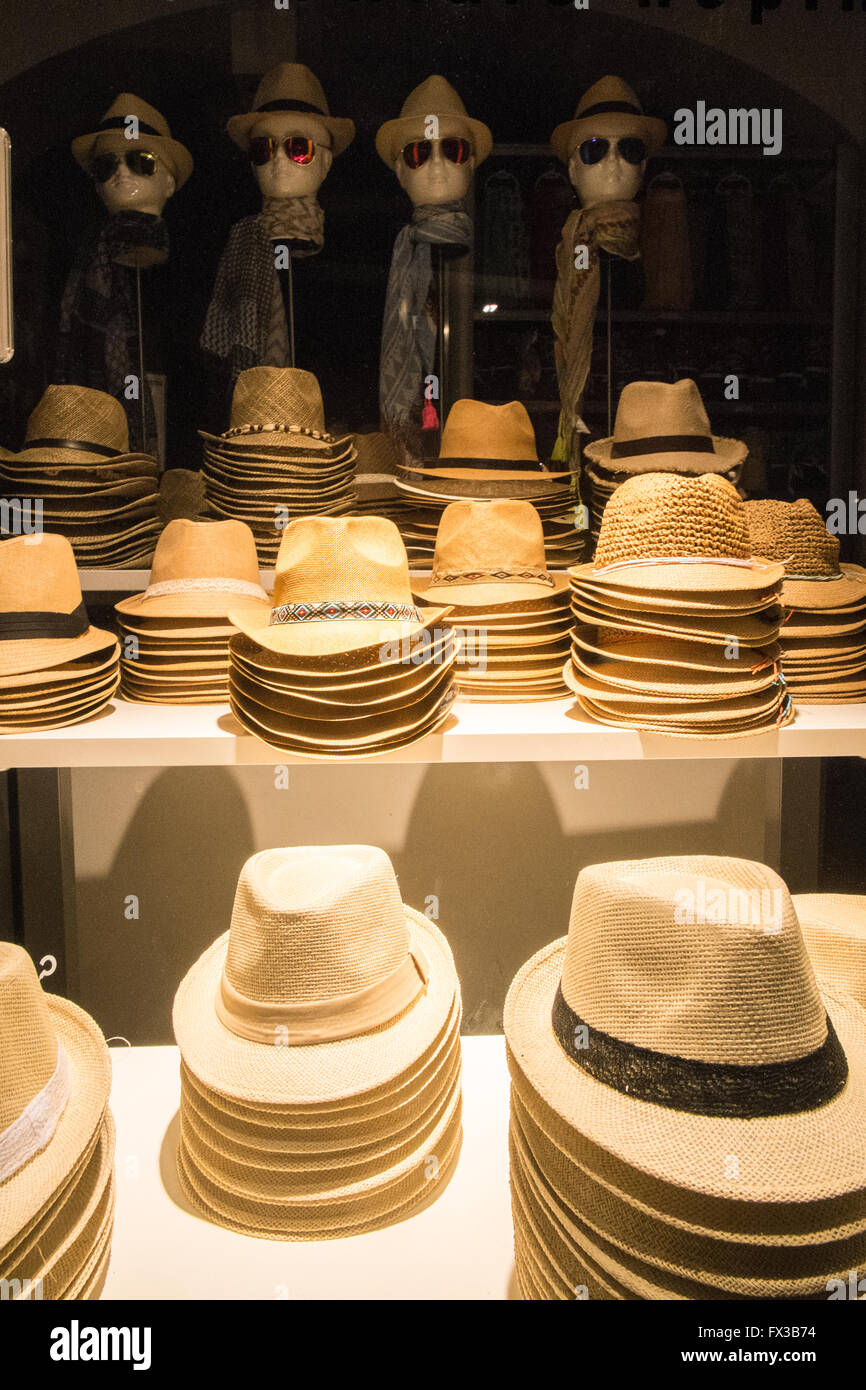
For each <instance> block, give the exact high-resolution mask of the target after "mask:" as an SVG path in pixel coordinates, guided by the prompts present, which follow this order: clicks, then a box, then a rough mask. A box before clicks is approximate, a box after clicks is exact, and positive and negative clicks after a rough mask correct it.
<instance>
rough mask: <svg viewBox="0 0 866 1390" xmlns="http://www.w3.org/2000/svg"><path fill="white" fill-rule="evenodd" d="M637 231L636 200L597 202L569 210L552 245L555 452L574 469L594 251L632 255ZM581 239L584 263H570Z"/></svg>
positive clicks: (595, 278) (582, 429) (596, 268)
mask: <svg viewBox="0 0 866 1390" xmlns="http://www.w3.org/2000/svg"><path fill="white" fill-rule="evenodd" d="M639 235H640V212H639V210H638V208H637V206H636V204H635V203H624V202H617V203H601V204H599V206H598V207H594V208H587V209H586V211H584V210H583V209H579V210H578V211H577V212H573V213H572V214H571V216H570V217H569V219H568V221H567V222H566V224H565V227H564V228H563V232H562V240H561V241H560V243H559V246H558V247H557V251H556V269H557V279H556V290H555V291H554V296H553V315H552V318H553V332H554V335H555V337H556V374H557V378H558V381H559V398H560V401H561V402H562V412H561V414H560V426H559V438H558V440H557V447H556V451H555V453H554V457H555V458H556V459H557V460H560V459H561V460H565V461H567V462H568V466H569V467H570V468H571V469H573V470H575V471H577V469H578V467H579V463H580V435H581V434H588V433H589V431H588V429H587V426H586V425H585V424H584V422H583V420H582V419H581V416H580V408H581V404H582V401H583V393H584V388H585V386H586V378H587V375H588V373H589V364H590V359H591V357H592V335H593V327H594V324H595V311H596V307H597V305H598V295H599V289H600V287H601V270H600V261H599V251H600V250H604V251H607V252H609V253H610V254H611V255H613V256H619V257H620V258H621V259H622V260H626V261H634V260H637V258H638V256H639V255H640V251H639V249H638V245H639ZM584 245H585V246H586V247H587V248H588V262H589V266H588V269H582V268H580V269H579V268H578V267H576V266H575V248H576V247H580V246H584Z"/></svg>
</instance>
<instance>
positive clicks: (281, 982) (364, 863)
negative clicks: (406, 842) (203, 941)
mask: <svg viewBox="0 0 866 1390" xmlns="http://www.w3.org/2000/svg"><path fill="white" fill-rule="evenodd" d="M408 946H409V931H408V928H407V925H406V917H405V911H404V908H403V903H402V901H401V898H400V890H399V888H398V886H397V879H396V876H395V874H394V869H393V867H392V865H391V861H390V859H389V858H388V856H387V854H385V852H384V851H383V850H381V849H376V848H374V847H373V846H371V845H327V846H315V847H300V848H290V849H269V850H263V851H262V852H261V853H260V854H254V855H253V856H252V858H251V859H248V860H247V862H246V864H245V865H244V867H243V869H242V870H241V875H240V879H239V880H238V886H237V892H236V894H235V902H234V909H233V911H232V920H231V928H230V930H229V941H228V951H227V955H226V963H225V974H226V978H227V979H228V981H229V983H230V984H231V985H232V986H233V987H234V988H235V989H236V990H238V991H239V992H240V993H241V994H244V995H246V997H247V998H249V999H253V1000H255V1001H257V1002H261V1003H269V1004H292V1003H306V1002H310V1001H315V1000H329V999H338V998H340V997H341V996H344V995H351V994H355V993H356V992H357V991H359V990H362V989H366V988H368V987H369V986H371V985H375V984H377V983H378V982H379V981H380V980H383V979H386V978H387V977H388V976H389V975H391V974H392V973H393V972H394V971H395V970H396V969H397V968H398V967H399V966H400V965H401V963H402V962H403V961H404V960H405V958H406V954H407V949H408Z"/></svg>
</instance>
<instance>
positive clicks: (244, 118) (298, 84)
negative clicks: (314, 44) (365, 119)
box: [226, 63, 355, 155]
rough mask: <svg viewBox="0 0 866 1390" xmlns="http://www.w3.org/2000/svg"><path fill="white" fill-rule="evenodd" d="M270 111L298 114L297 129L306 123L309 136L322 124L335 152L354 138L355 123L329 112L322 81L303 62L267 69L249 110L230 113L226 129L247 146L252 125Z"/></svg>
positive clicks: (238, 143) (343, 147) (345, 147)
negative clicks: (234, 113) (231, 114)
mask: <svg viewBox="0 0 866 1390" xmlns="http://www.w3.org/2000/svg"><path fill="white" fill-rule="evenodd" d="M269 111H283V112H289V113H291V114H292V115H294V116H297V118H298V122H299V128H300V127H303V126H305V125H306V126H308V127H309V131H310V134H311V135H315V134H316V133H317V128H318V127H320V126H324V128H325V130H327V131H328V133H329V135H330V136H331V140H332V145H331V148H332V150H333V152H334V154H335V155H338V154H342V153H343V151H344V150H345V149H348V147H349V145H351V143H352V141H353V140H354V138H355V122H354V121H350V120H349V119H348V118H347V117H345V116H332V115H331V112H330V108H329V106H328V101H327V98H326V96H325V92H324V89H323V87H322V84H321V82H320V81H319V79H318V77H316V75H315V73H313V72H311V71H310V69H309V68H308V67H305V66H304V64H303V63H277V65H276V67H273V68H270V69H269V70H268V72H266V73H265V75H264V77H263V78H262V80H261V82H260V83H259V85H258V88H257V89H256V94H255V96H254V98H253V109H252V111H247V112H245V113H244V114H243V115H240V116H232V118H231V120H230V121H229V122H228V124H227V126H226V130H227V131H228V133H229V135H230V136H231V138H232V140H234V142H235V144H236V145H239V146H240V148H241V149H242V150H246V149H248V148H249V143H250V135H251V134H252V131H253V129H254V127H255V126H256V125H257V124H258V122H259V121H260V120H261V119H262V117H263V116H265V115H267V113H268V112H269Z"/></svg>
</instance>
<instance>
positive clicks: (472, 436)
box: [439, 400, 538, 466]
mask: <svg viewBox="0 0 866 1390" xmlns="http://www.w3.org/2000/svg"><path fill="white" fill-rule="evenodd" d="M439 458H440V460H441V461H442V462H443V463H445V462H447V460H448V459H449V458H454V459H460V458H478V459H513V460H514V462H515V463H532V464H535V465H536V466H537V464H538V446H537V444H536V442H535V431H534V429H533V428H532V421H531V420H530V418H529V412H528V411H527V409H526V406H525V405H523V403H522V402H521V401H509V402H508V403H507V404H505V405H487V404H486V403H485V402H484V401H472V400H460V401H455V402H454V404H453V405H452V407H451V409H450V410H449V412H448V418H447V420H446V421H445V428H444V429H443V431H442V443H441V446H440V449H439Z"/></svg>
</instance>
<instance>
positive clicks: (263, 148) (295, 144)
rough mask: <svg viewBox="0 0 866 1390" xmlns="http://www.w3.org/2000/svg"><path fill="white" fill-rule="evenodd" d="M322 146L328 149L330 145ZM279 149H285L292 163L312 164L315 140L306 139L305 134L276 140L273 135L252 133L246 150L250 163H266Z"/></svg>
mask: <svg viewBox="0 0 866 1390" xmlns="http://www.w3.org/2000/svg"><path fill="white" fill-rule="evenodd" d="M322 148H323V149H326V150H329V149H330V148H331V147H330V145H324V146H323V147H322ZM279 149H283V150H285V153H286V157H287V158H288V159H290V160H291V161H292V163H293V164H312V162H313V160H314V159H315V157H316V142H315V140H308V139H307V137H306V135H288V136H287V137H286V138H285V139H284V140H278V139H277V137H276V136H275V135H254V136H253V137H252V139H251V140H250V146H249V151H248V153H249V156H250V163H251V164H256V165H259V166H260V165H262V164H267V163H269V162H270V160H272V159H275V158H276V154H277V150H279Z"/></svg>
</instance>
